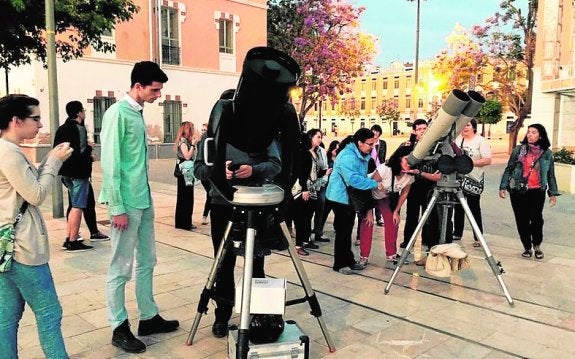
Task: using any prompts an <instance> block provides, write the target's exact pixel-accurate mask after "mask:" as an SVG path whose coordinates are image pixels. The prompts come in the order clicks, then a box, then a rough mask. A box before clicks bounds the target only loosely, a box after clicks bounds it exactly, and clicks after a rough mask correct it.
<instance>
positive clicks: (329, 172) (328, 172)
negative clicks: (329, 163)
mask: <svg viewBox="0 0 575 359" xmlns="http://www.w3.org/2000/svg"><path fill="white" fill-rule="evenodd" d="M332 172H333V168H328V169H327V170H326V171H325V175H326V176H329V175H330V174H331V173H332Z"/></svg>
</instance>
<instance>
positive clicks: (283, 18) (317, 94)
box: [268, 0, 375, 119]
mask: <svg viewBox="0 0 575 359" xmlns="http://www.w3.org/2000/svg"><path fill="white" fill-rule="evenodd" d="M363 10H364V8H362V7H359V8H356V7H354V6H353V5H352V4H351V3H350V2H349V1H345V0H291V1H288V0H268V45H269V46H271V47H274V48H277V49H278V50H282V51H284V52H286V53H288V54H289V55H290V56H292V57H293V58H294V59H295V60H296V61H297V62H298V63H299V65H300V66H301V68H302V78H301V79H300V83H299V86H300V88H301V90H302V91H301V104H300V108H299V115H300V119H303V118H304V117H305V114H306V113H307V112H308V111H309V110H310V109H311V108H312V107H313V106H314V104H315V103H317V102H318V101H328V99H329V101H332V102H333V103H335V102H336V101H337V99H338V98H339V97H340V93H341V94H344V93H349V92H351V83H352V79H353V78H356V77H358V76H359V75H360V74H361V73H362V72H363V67H364V64H366V63H368V62H369V61H371V59H372V58H373V55H374V54H375V40H374V38H373V36H371V35H369V34H365V33H361V32H359V16H360V15H361V13H362V11H363Z"/></svg>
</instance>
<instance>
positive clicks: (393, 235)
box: [0, 61, 559, 358]
mask: <svg viewBox="0 0 575 359" xmlns="http://www.w3.org/2000/svg"><path fill="white" fill-rule="evenodd" d="M130 80H131V84H130V89H129V91H128V92H127V93H126V95H125V96H124V98H123V99H121V100H120V101H118V102H116V103H115V104H114V105H112V106H111V107H110V108H109V109H108V110H107V111H106V112H105V114H104V117H103V122H102V131H101V136H100V138H101V145H102V147H101V149H102V150H101V167H102V188H101V193H100V195H99V198H98V202H99V203H102V204H105V205H106V207H107V209H108V215H109V218H110V220H111V228H110V234H109V236H108V235H105V234H103V233H102V232H100V230H99V229H98V227H97V225H96V221H95V212H94V206H95V199H94V193H93V188H92V186H91V183H90V177H91V171H92V162H93V156H92V147H91V146H90V144H89V143H88V142H87V134H86V129H85V127H84V124H83V122H84V119H85V113H84V112H85V111H84V108H83V106H82V104H81V103H80V102H78V101H71V102H70V103H68V105H67V106H66V111H67V114H68V118H67V120H66V122H65V123H64V124H63V125H62V126H61V127H60V128H59V130H58V132H57V134H56V136H55V142H54V147H53V149H52V151H51V152H50V153H49V154H48V156H47V157H46V159H44V160H43V161H42V163H41V164H40V165H39V166H38V167H36V166H35V165H34V164H32V163H31V162H30V161H29V160H28V159H27V158H26V156H25V155H24V154H23V153H22V151H21V150H20V149H19V147H18V144H19V143H20V142H21V141H23V140H25V139H31V138H34V137H35V136H36V135H37V133H38V131H39V129H40V128H41V127H42V123H41V114H40V109H39V102H38V100H36V99H34V98H32V97H28V96H25V95H8V96H5V97H3V98H1V99H0V131H1V132H0V156H1V157H2V161H0V204H1V206H0V214H1V215H0V226H5V225H7V226H12V229H13V233H14V236H13V237H14V245H13V253H9V255H10V256H12V257H13V263H12V266H11V268H9V269H8V270H6V271H1V272H0V303H2V306H0V341H1V342H2V343H5V344H6V350H7V351H8V354H7V355H6V356H5V357H7V358H15V357H17V343H16V338H17V330H18V323H19V321H20V319H21V317H22V312H23V310H24V304H28V305H29V306H30V307H31V308H32V311H33V312H34V314H35V316H36V320H37V323H38V329H39V330H38V332H39V336H40V343H41V346H42V349H43V351H44V354H45V355H46V357H48V358H67V357H68V355H67V353H66V349H65V345H64V340H63V338H62V332H61V319H62V308H61V306H60V303H59V300H58V296H57V294H56V289H55V286H54V281H53V279H52V276H51V272H50V267H49V265H48V261H49V258H50V256H49V250H48V238H47V229H46V225H45V223H44V220H43V219H42V213H41V212H40V210H39V209H38V206H39V205H40V204H41V203H42V202H43V201H44V199H45V197H46V194H47V193H48V191H49V188H51V185H52V183H53V181H54V180H55V179H56V177H57V175H58V174H60V175H61V176H62V182H63V184H64V185H65V186H66V188H67V189H68V200H69V209H68V216H67V221H68V228H67V237H66V238H65V241H64V244H63V249H65V250H66V251H68V252H80V251H84V250H91V249H93V246H89V245H87V244H85V243H84V240H83V238H82V237H81V235H80V233H79V228H80V222H81V218H82V216H84V218H85V220H86V223H87V224H88V227H89V230H90V241H101V240H110V241H111V257H110V258H111V259H110V265H109V270H108V276H107V282H106V293H107V311H108V320H109V323H110V326H111V329H112V344H113V345H115V346H117V347H119V348H121V349H123V350H124V351H126V352H130V353H139V352H143V351H145V350H146V345H145V344H144V343H143V342H142V341H141V340H140V339H138V338H136V336H135V335H134V334H133V333H132V330H131V329H130V322H129V318H128V312H127V310H126V303H125V291H126V284H127V282H128V281H129V280H130V279H131V278H132V275H133V273H135V274H134V275H135V282H136V286H135V296H136V300H137V305H138V312H139V325H138V330H137V334H138V336H146V335H152V334H156V333H166V332H171V331H174V330H176V329H177V328H178V327H179V322H178V321H177V320H166V319H164V318H163V317H162V316H161V315H160V314H159V308H158V305H157V304H156V302H155V300H154V293H153V271H154V267H155V265H156V262H157V259H156V249H155V232H154V206H153V201H152V196H151V192H150V186H149V183H148V172H147V171H148V165H147V163H148V162H147V161H148V158H147V151H146V146H147V143H146V125H145V122H144V117H143V111H142V110H143V106H144V104H145V103H153V102H154V101H155V100H157V99H158V98H159V97H160V96H161V90H162V88H163V85H164V83H166V82H167V81H168V77H167V75H166V74H165V73H164V72H163V71H162V70H161V69H160V68H159V66H158V65H157V64H155V63H153V62H149V61H143V62H139V63H137V64H135V66H134V68H133V69H132V72H131V78H130ZM231 98H233V91H231V92H230V91H226V92H224V93H223V94H222V97H221V98H220V100H219V101H223V102H221V104H222V106H227V104H228V102H225V101H230V99H231ZM286 106H287V107H286V111H285V113H289V114H291V113H292V112H293V113H294V114H295V111H289V106H292V105H291V104H288V105H286ZM427 125H428V123H427V122H426V121H424V120H417V121H415V122H414V123H413V126H412V136H411V137H410V139H409V141H407V142H405V143H403V144H401V145H400V146H399V147H398V148H397V149H394V150H393V151H389V150H390V149H389V148H387V144H386V142H385V141H384V140H383V139H382V138H380V136H381V134H382V130H381V127H379V126H377V125H376V126H374V127H372V128H371V129H367V128H361V129H359V130H358V131H356V132H355V133H354V134H353V135H352V136H348V137H346V138H344V139H343V140H342V141H341V142H340V141H337V140H334V141H332V142H331V143H330V144H329V145H328V148H327V150H326V149H325V146H324V144H323V133H322V131H321V130H320V129H310V130H309V131H307V132H305V133H302V134H301V141H299V142H300V143H301V146H300V148H299V151H298V152H297V154H296V155H295V160H294V163H295V164H294V165H293V173H292V174H291V178H289V179H285V181H283V182H284V185H283V186H284V188H287V189H288V191H286V193H287V195H288V196H290V195H291V196H293V197H290V199H293V200H290V201H285V202H283V204H282V205H283V206H284V207H283V213H284V214H285V218H284V219H287V218H293V223H294V226H295V227H294V228H293V232H295V233H294V237H295V238H294V241H295V246H296V248H297V253H298V255H300V256H309V255H310V254H311V253H310V251H309V250H310V249H311V250H314V249H318V248H319V247H320V245H322V243H327V242H330V241H332V240H333V242H334V243H333V248H334V249H333V266H332V269H333V270H334V271H336V272H338V273H341V274H344V275H348V274H355V273H358V272H359V271H361V270H363V269H365V268H366V266H367V265H368V263H369V256H370V252H371V247H372V242H373V236H374V235H377V234H376V232H374V227H375V226H377V225H381V226H383V227H384V231H383V233H384V235H383V237H384V241H383V245H384V248H385V255H386V259H387V260H389V261H397V259H398V256H399V251H400V250H401V248H405V247H406V246H407V244H408V242H409V240H410V238H411V237H412V235H413V233H414V230H415V228H416V226H417V224H418V222H419V220H420V219H421V216H422V213H423V211H424V210H425V208H426V204H427V202H428V199H429V197H430V194H431V192H432V191H433V189H434V187H435V186H436V183H437V181H439V180H440V178H441V173H440V172H439V169H438V168H437V163H436V162H435V161H422V162H420V163H418V164H417V165H414V166H412V165H410V163H409V161H408V155H409V154H410V153H411V152H412V150H413V148H414V147H415V146H416V145H417V143H418V141H420V140H421V138H422V136H423V135H424V134H425V130H426V128H427ZM208 126H209V124H207V123H206V124H204V125H202V130H201V132H199V131H196V130H195V128H194V125H193V124H192V123H191V122H183V123H182V125H181V128H180V129H179V131H178V134H177V139H176V141H175V147H174V152H175V153H176V154H175V157H177V164H176V168H175V175H176V177H177V204H176V210H175V216H174V218H175V227H176V228H178V229H181V230H186V231H189V230H194V229H196V228H197V227H196V226H195V225H194V224H193V223H192V216H193V205H194V192H193V191H194V183H195V181H196V180H197V181H200V182H201V183H202V186H203V188H204V189H205V190H206V194H207V195H206V202H205V203H204V210H203V213H202V221H201V224H202V225H209V226H210V229H211V238H212V244H213V250H214V256H215V255H216V253H217V251H218V248H219V246H220V243H221V241H222V238H223V235H224V232H225V231H226V227H227V225H228V223H229V222H230V221H234V220H235V219H236V213H235V212H234V211H235V210H234V206H233V205H232V204H231V203H230V202H229V201H227V200H226V199H225V198H224V196H222V194H221V193H220V192H219V191H218V190H217V188H214V185H213V182H211V181H210V179H211V177H210V176H211V170H210V169H209V166H208V165H207V164H206V163H205V162H204V157H203V143H204V141H205V140H206V135H207V130H208ZM453 142H454V144H455V145H456V147H457V148H458V149H459V151H461V153H464V154H467V155H468V156H469V157H470V158H471V160H472V162H473V171H471V172H470V173H468V174H466V175H464V176H461V178H460V180H461V181H462V188H463V189H464V196H465V199H466V201H467V204H468V205H469V208H470V209H471V212H472V214H473V217H474V218H475V220H476V222H477V225H478V227H479V230H480V231H483V226H482V215H481V205H480V203H481V193H482V191H483V185H484V182H485V179H484V177H485V172H484V167H485V166H488V165H490V163H491V149H490V146H489V142H488V140H487V139H485V138H483V137H482V136H481V135H479V134H477V122H476V121H475V120H474V119H472V120H470V121H469V123H468V124H467V125H466V126H465V127H464V129H463V131H462V132H461V133H460V134H458V136H457V138H456V139H455V140H454V141H453ZM281 153H282V151H281V145H280V143H279V141H278V140H274V141H272V142H271V144H270V145H269V146H268V147H267V148H266V149H265V150H264V151H262V153H258V154H254V153H247V152H246V151H242V150H240V149H238V148H236V147H234V146H233V145H232V144H229V143H228V144H226V168H225V179H226V180H227V181H229V183H230V185H238V184H242V185H248V186H260V185H262V184H264V183H268V182H273V181H274V179H275V178H276V176H278V175H280V173H281V172H282V155H281ZM387 153H391V155H389V156H387ZM184 162H189V163H190V166H191V167H186V166H182V165H181V164H182V163H184ZM190 168H191V169H190ZM177 170H179V171H180V173H179V174H176V172H177ZM186 172H188V173H186ZM187 176H188V177H190V176H191V180H190V179H189V178H188V177H187ZM285 183H287V184H289V185H286V184H285ZM464 183H465V185H464ZM350 188H354V189H357V190H361V191H364V193H367V195H368V196H369V197H370V199H371V200H372V202H371V203H372V204H371V205H370V206H369V207H368V208H367V209H363V210H361V211H358V210H356V209H355V208H354V206H352V203H351V201H350V194H349V193H351V192H350ZM499 189H500V191H499V196H500V197H501V198H506V196H507V193H509V195H510V199H511V204H512V208H513V212H514V215H515V221H516V225H517V230H518V233H519V237H520V240H521V244H522V246H523V253H522V256H523V257H525V258H531V257H532V256H535V258H536V259H538V260H540V259H543V257H544V254H543V251H542V249H541V244H542V241H543V216H542V211H543V206H544V202H545V195H546V193H547V195H548V196H549V203H550V205H551V206H553V205H554V204H555V203H556V200H557V196H558V195H559V192H558V188H557V182H556V179H555V175H554V164H553V156H552V154H551V150H550V142H549V139H548V137H547V133H546V130H545V128H544V127H543V126H542V125H540V124H533V125H530V126H529V127H528V129H527V134H526V136H525V138H524V139H523V141H522V142H521V144H520V145H518V146H517V147H516V148H515V149H514V150H513V153H512V154H511V157H510V158H509V162H508V164H507V166H506V168H505V171H504V173H503V175H502V177H501V183H500V186H499ZM290 191H291V193H290ZM402 208H406V213H405V214H406V216H405V225H404V227H403V236H404V237H403V240H402V241H401V242H400V243H399V245H398V234H399V229H400V225H401V217H402V216H401V211H402ZM443 210H446V209H441V208H435V209H434V211H433V213H432V214H431V215H430V216H429V218H428V220H427V221H426V223H425V224H424V226H423V231H422V244H423V246H425V247H427V248H426V252H428V251H429V250H430V248H431V247H432V246H434V245H436V244H438V243H439V238H440V235H439V233H440V231H443V232H445V228H443V229H441V228H440V226H441V224H440V218H441V217H442V216H443V213H441V211H443ZM19 212H22V213H23V215H22V219H21V221H19V222H17V221H16V222H15V218H17V215H18V213H19ZM331 212H333V228H334V230H335V237H334V238H325V237H324V227H325V225H326V219H327V218H328V216H329V215H330V213H331ZM452 212H453V213H452ZM452 212H449V216H448V217H449V223H450V225H449V226H448V229H447V232H448V233H447V235H446V237H445V238H444V240H445V241H446V242H452V241H457V240H461V239H462V235H463V229H464V221H465V216H464V213H463V210H462V209H461V206H459V205H455V206H454V208H453V211H452ZM443 217H444V216H443ZM451 218H453V224H452V225H451V222H452V219H451ZM356 220H357V233H356V234H355V235H354V233H353V228H354V227H355V226H356ZM474 237H475V238H474V240H475V242H474V243H478V244H477V245H476V246H479V245H480V244H479V242H478V238H477V236H475V235H474ZM354 238H357V239H358V242H359V258H357V259H356V256H355V254H354V251H353V247H352V245H353V244H352V243H353V239H354ZM398 247H399V249H398ZM5 255H6V254H3V256H2V258H0V260H4V259H5V258H4V256H5ZM264 258H265V255H256V257H255V258H254V274H253V276H254V277H265V271H264ZM235 262H236V255H235V253H234V252H233V251H228V252H226V256H225V258H224V260H223V263H222V266H221V268H220V271H219V272H218V273H219V275H218V277H217V281H216V283H215V288H216V291H215V298H214V299H215V301H216V305H217V308H216V311H215V321H214V323H213V325H212V333H213V335H214V336H215V337H218V338H219V337H223V336H225V335H226V334H227V331H228V321H229V319H230V317H231V315H232V304H231V303H232V302H233V296H234V268H235ZM416 264H418V265H424V264H425V257H423V258H422V259H421V260H419V261H418V262H417V263H416Z"/></svg>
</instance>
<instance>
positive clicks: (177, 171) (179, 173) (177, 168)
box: [174, 161, 182, 178]
mask: <svg viewBox="0 0 575 359" xmlns="http://www.w3.org/2000/svg"><path fill="white" fill-rule="evenodd" d="M174 177H176V178H178V177H182V171H181V170H180V163H179V161H176V166H175V167H174Z"/></svg>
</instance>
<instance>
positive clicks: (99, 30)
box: [0, 0, 139, 69]
mask: <svg viewBox="0 0 575 359" xmlns="http://www.w3.org/2000/svg"><path fill="white" fill-rule="evenodd" d="M0 9H1V11H0V23H1V24H2V26H1V27H0V38H1V39H2V42H1V43H0V66H1V67H4V68H5V69H8V67H10V66H19V65H23V64H29V63H30V62H31V61H32V57H36V58H37V59H39V60H41V61H42V62H44V63H45V62H46V37H45V32H46V25H45V8H44V1H39V0H0ZM138 10H139V8H138V6H136V5H135V4H134V3H133V1H132V0H91V1H82V0H58V1H56V2H55V8H54V17H55V21H56V51H57V52H58V54H60V56H62V59H63V60H64V61H68V60H71V59H74V58H77V57H81V56H82V55H83V53H84V50H85V49H86V48H88V46H92V47H93V48H94V49H96V50H97V51H103V52H112V51H114V50H115V45H114V44H111V43H108V42H105V41H102V39H101V36H102V34H103V33H104V32H106V31H110V30H112V29H113V28H114V26H115V24H116V23H117V22H122V21H128V20H130V19H131V18H132V16H133V15H134V14H135V13H136V12H138Z"/></svg>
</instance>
